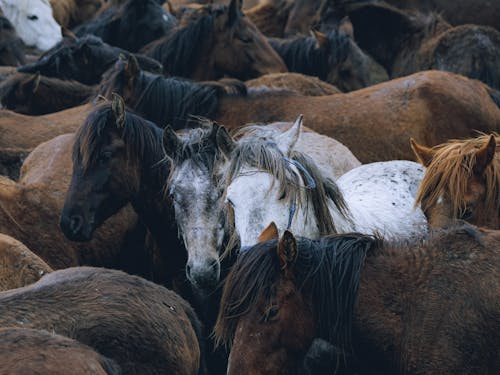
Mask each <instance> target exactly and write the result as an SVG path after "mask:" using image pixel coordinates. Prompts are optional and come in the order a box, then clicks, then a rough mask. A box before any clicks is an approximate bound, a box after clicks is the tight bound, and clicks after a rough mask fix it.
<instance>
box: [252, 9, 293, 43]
mask: <svg viewBox="0 0 500 375" xmlns="http://www.w3.org/2000/svg"><path fill="white" fill-rule="evenodd" d="M246 4H247V1H246V0H245V1H243V6H246ZM292 6H293V2H292V1H290V0H261V1H259V2H258V4H256V5H255V6H253V7H250V8H247V9H245V16H247V17H248V18H249V19H250V20H251V21H252V22H253V23H254V24H255V26H257V28H258V29H259V30H260V32H261V33H262V34H264V35H265V36H267V37H275V38H283V37H284V30H285V25H286V23H287V20H288V15H289V13H290V9H291V8H292Z"/></svg>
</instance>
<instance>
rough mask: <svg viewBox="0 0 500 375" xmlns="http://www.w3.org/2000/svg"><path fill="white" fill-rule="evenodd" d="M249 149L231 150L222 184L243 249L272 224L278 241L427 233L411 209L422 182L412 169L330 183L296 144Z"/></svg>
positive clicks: (367, 172)
mask: <svg viewBox="0 0 500 375" xmlns="http://www.w3.org/2000/svg"><path fill="white" fill-rule="evenodd" d="M251 142H252V143H253V144H245V143H243V142H239V143H238V144H237V145H235V146H234V150H233V151H232V152H231V154H230V155H229V156H228V157H229V158H230V163H229V166H228V167H227V169H226V176H225V182H224V186H225V187H226V202H227V203H228V204H229V205H230V206H231V210H232V212H233V215H234V224H235V231H236V232H237V234H238V236H239V238H240V243H241V246H242V248H243V247H245V248H246V247H248V246H251V245H253V244H255V243H256V242H257V239H258V236H259V234H260V233H261V232H262V231H263V230H264V228H265V227H266V225H267V224H268V223H270V222H274V223H275V224H276V226H277V228H278V231H279V232H280V233H282V232H283V231H284V230H285V229H291V230H292V231H294V232H296V233H297V234H299V235H301V236H306V237H310V238H317V237H318V236H320V235H322V234H323V235H324V234H330V233H345V232H352V231H360V232H364V233H368V234H371V233H377V232H378V233H380V234H381V235H384V236H387V237H395V238H408V237H412V236H416V237H417V236H420V235H422V234H423V233H425V231H426V228H427V223H426V220H425V216H424V215H423V213H422V211H421V210H420V209H416V210H414V208H413V204H414V200H415V195H416V192H417V188H418V185H419V183H420V181H421V179H422V176H423V168H422V167H421V166H420V165H419V164H418V163H415V162H410V161H388V162H379V163H370V164H366V165H362V166H358V167H356V168H353V169H350V170H349V171H348V172H346V173H345V174H343V175H342V176H340V177H339V178H338V179H335V177H338V176H332V175H331V174H324V172H323V170H320V169H319V168H318V167H317V165H315V163H314V160H308V158H306V157H305V156H304V154H303V153H306V152H308V150H304V151H303V152H297V150H296V149H295V142H296V139H295V142H294V141H293V140H291V141H290V142H289V144H288V146H287V148H284V150H285V151H283V149H282V148H279V147H278V148H276V146H273V145H271V144H257V143H256V142H255V141H254V140H252V141H251ZM249 143H250V142H249ZM308 156H309V155H308ZM334 180H335V181H336V182H334ZM325 206H326V207H327V208H326V210H328V211H329V212H327V211H325V208H324V207H325Z"/></svg>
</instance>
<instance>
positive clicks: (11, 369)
mask: <svg viewBox="0 0 500 375" xmlns="http://www.w3.org/2000/svg"><path fill="white" fill-rule="evenodd" d="M0 352H1V353H2V358H1V359H0V369H1V370H0V373H1V374H2V375H7V374H28V373H29V374H39V375H64V374H67V371H68V368H71V373H72V374H75V375H89V374H95V375H119V374H120V373H121V370H120V368H119V366H118V365H117V364H116V363H115V362H114V361H111V360H110V359H108V358H105V357H103V356H102V355H100V354H98V353H96V352H95V351H94V350H92V349H91V348H90V347H88V346H86V345H83V344H80V343H79V342H77V341H75V340H72V339H69V338H67V337H64V336H60V335H55V334H54V333H50V332H48V331H42V330H34V329H25V328H2V329H0Z"/></svg>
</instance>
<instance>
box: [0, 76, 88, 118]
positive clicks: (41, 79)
mask: <svg viewBox="0 0 500 375" xmlns="http://www.w3.org/2000/svg"><path fill="white" fill-rule="evenodd" d="M95 92H96V87H93V86H87V85H84V84H83V83H80V82H77V81H66V80H60V79H57V78H50V77H45V76H42V75H40V74H26V73H14V74H11V75H10V76H8V77H7V78H6V79H5V80H4V81H2V82H0V102H1V103H2V106H3V108H5V109H9V110H11V111H14V112H17V113H22V114H25V115H32V116H37V115H45V114H48V113H54V112H58V111H62V110H64V109H68V108H72V107H76V106H79V105H82V104H84V103H86V102H88V101H89V100H90V99H91V98H92V97H93V96H95Z"/></svg>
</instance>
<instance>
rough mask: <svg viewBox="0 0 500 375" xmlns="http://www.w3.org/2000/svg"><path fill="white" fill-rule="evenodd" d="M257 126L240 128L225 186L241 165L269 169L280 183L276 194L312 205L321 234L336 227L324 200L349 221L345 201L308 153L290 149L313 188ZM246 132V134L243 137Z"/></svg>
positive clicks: (226, 174)
mask: <svg viewBox="0 0 500 375" xmlns="http://www.w3.org/2000/svg"><path fill="white" fill-rule="evenodd" d="M259 128H261V127H252V126H247V127H245V128H242V129H241V130H239V131H238V132H237V133H236V134H235V137H237V138H241V139H240V140H239V141H238V143H237V146H236V148H235V149H234V150H233V152H232V154H231V160H230V162H229V166H228V168H227V169H226V171H225V175H224V178H223V181H224V184H225V186H228V185H229V182H230V181H232V180H233V179H234V178H236V176H237V175H238V174H239V173H240V171H241V169H242V168H243V167H244V166H250V167H254V168H256V169H259V170H263V171H266V172H269V173H270V174H271V175H273V176H274V177H275V178H276V179H277V181H278V184H279V195H281V196H284V197H285V198H284V199H286V200H287V201H288V202H293V200H296V202H297V204H298V205H299V206H300V205H304V204H305V205H308V204H312V205H313V210H314V215H315V218H316V222H317V225H318V230H319V233H320V234H321V235H327V234H332V233H336V232H337V229H336V227H335V223H334V221H333V218H332V215H331V213H330V210H329V209H328V205H327V204H325V202H326V201H327V199H331V200H332V202H333V204H334V206H335V208H336V209H337V211H338V212H339V214H340V215H342V216H344V217H345V218H346V219H347V220H349V214H348V208H347V204H346V202H345V201H344V198H343V195H342V192H341V191H340V189H339V188H338V186H337V184H336V183H335V182H334V181H332V180H331V179H329V178H325V177H324V176H323V175H322V174H321V172H320V170H319V169H318V167H317V166H316V164H315V163H314V161H313V160H312V159H311V158H309V157H308V156H307V155H304V154H303V153H301V152H298V151H292V154H291V155H290V158H291V159H293V160H296V161H297V162H299V163H300V164H301V165H302V166H303V167H304V168H305V170H307V172H308V173H309V174H310V176H311V177H312V179H313V180H314V181H315V182H316V188H313V189H310V188H304V186H303V181H307V177H306V176H305V174H304V172H303V171H302V170H300V169H299V174H300V176H299V175H297V174H296V173H295V172H294V169H293V168H292V166H291V165H290V163H289V162H288V161H287V160H286V156H285V155H284V154H283V153H282V152H281V150H279V148H278V145H277V144H276V142H275V141H274V140H272V139H270V138H269V135H270V132H269V130H263V133H261V134H260V135H258V134H259V133H258V131H259ZM246 135H249V136H248V137H246ZM300 189H304V191H305V195H306V202H302V200H301V195H300V194H299V191H300Z"/></svg>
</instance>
